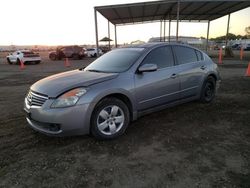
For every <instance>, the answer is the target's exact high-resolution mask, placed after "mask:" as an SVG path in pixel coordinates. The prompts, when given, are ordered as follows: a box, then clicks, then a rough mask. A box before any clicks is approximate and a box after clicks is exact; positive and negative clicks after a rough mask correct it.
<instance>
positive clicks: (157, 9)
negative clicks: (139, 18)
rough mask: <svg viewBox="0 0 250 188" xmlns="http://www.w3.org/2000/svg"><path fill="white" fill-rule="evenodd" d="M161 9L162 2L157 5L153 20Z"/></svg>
mask: <svg viewBox="0 0 250 188" xmlns="http://www.w3.org/2000/svg"><path fill="white" fill-rule="evenodd" d="M159 9H160V4H158V5H157V7H156V9H155V12H154V16H153V19H152V20H154V19H155V15H156V13H157V12H158V11H159Z"/></svg>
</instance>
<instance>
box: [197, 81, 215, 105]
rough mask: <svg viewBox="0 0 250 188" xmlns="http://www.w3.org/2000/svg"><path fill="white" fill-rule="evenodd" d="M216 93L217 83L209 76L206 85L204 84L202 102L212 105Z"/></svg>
mask: <svg viewBox="0 0 250 188" xmlns="http://www.w3.org/2000/svg"><path fill="white" fill-rule="evenodd" d="M215 92H216V81H215V79H214V78H213V77H212V76H209V77H208V78H207V80H206V81H205V83H204V84H203V88H202V91H201V98H200V100H201V102H203V103H210V102H212V101H213V99H214V97H215Z"/></svg>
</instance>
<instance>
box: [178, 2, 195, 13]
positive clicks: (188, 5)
mask: <svg viewBox="0 0 250 188" xmlns="http://www.w3.org/2000/svg"><path fill="white" fill-rule="evenodd" d="M191 5H193V3H189V4H187V5H186V6H185V7H184V8H182V9H181V10H180V12H182V11H184V10H186V9H187V8H188V7H190V6H191Z"/></svg>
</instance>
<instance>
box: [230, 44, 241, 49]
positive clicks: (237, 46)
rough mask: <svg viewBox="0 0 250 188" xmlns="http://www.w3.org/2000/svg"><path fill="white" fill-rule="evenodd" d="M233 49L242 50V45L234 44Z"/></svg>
mask: <svg viewBox="0 0 250 188" xmlns="http://www.w3.org/2000/svg"><path fill="white" fill-rule="evenodd" d="M231 48H232V49H233V50H239V49H240V44H233V45H232V46H231Z"/></svg>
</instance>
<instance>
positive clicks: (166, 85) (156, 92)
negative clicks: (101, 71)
mask: <svg viewBox="0 0 250 188" xmlns="http://www.w3.org/2000/svg"><path fill="white" fill-rule="evenodd" d="M143 64H156V65H157V67H158V69H157V71H154V72H144V73H136V74H135V79H134V80H135V93H136V99H137V106H138V110H144V109H148V108H151V107H154V106H159V105H162V104H166V103H170V102H172V101H176V100H178V99H179V90H180V80H179V77H178V76H177V74H178V68H177V67H176V66H174V57H173V53H172V49H171V47H170V46H164V47H158V48H156V49H154V50H152V51H151V52H150V53H149V54H148V55H147V56H146V57H145V59H144V60H143V62H142V63H141V65H143ZM141 65H140V66H141Z"/></svg>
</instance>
